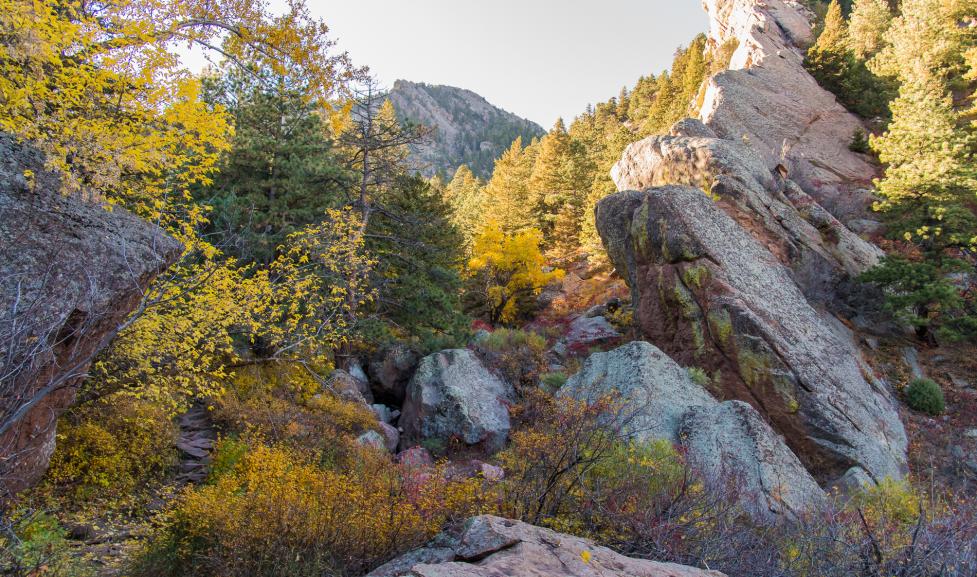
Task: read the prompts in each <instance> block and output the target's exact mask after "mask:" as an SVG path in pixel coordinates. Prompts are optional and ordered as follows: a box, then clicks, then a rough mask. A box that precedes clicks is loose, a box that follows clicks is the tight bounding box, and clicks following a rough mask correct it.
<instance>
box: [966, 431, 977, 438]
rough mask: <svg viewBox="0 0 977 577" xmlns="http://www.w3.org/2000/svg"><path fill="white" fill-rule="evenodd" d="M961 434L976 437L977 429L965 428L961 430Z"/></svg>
mask: <svg viewBox="0 0 977 577" xmlns="http://www.w3.org/2000/svg"><path fill="white" fill-rule="evenodd" d="M963 436H964V437H967V438H968V439H977V429H967V430H966V431H964V432H963Z"/></svg>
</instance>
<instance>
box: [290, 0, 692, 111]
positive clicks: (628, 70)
mask: <svg viewBox="0 0 977 577" xmlns="http://www.w3.org/2000/svg"><path fill="white" fill-rule="evenodd" d="M308 5H309V8H310V10H311V12H313V14H314V15H316V16H317V17H319V18H322V19H323V20H325V22H326V24H328V25H329V27H330V28H331V32H332V36H333V37H334V38H335V39H337V40H338V42H339V48H340V49H341V50H346V51H348V52H349V54H350V56H351V57H352V59H353V62H354V64H356V65H358V66H363V65H366V66H369V67H370V70H371V72H372V74H373V76H374V77H375V78H377V79H378V80H379V81H380V82H381V83H382V84H384V85H385V86H387V87H389V86H391V85H392V84H393V82H394V80H397V79H398V78H403V79H406V80H411V81H414V82H426V83H429V84H446V85H449V86H458V87H461V88H467V89H469V90H472V91H474V92H477V93H478V94H480V95H482V96H484V97H485V98H486V99H487V100H488V101H489V102H491V103H492V104H494V105H496V106H499V107H501V108H504V109H506V110H508V111H509V112H513V113H515V114H518V115H520V116H523V117H526V118H529V119H530V120H533V121H535V122H537V123H539V124H540V125H542V126H543V127H544V128H547V129H548V128H550V127H551V126H552V124H553V122H555V121H556V118H557V117H559V116H562V117H564V119H565V120H567V121H568V122H569V121H570V120H572V119H573V117H574V116H576V115H577V114H580V113H581V112H583V110H584V108H585V107H586V106H587V104H588V103H596V102H600V101H604V100H607V99H608V98H610V97H611V96H616V95H617V93H618V91H619V90H620V89H621V87H622V86H625V85H627V86H629V87H630V86H632V85H633V84H634V82H635V81H636V80H637V79H638V77H639V76H642V75H645V74H648V73H650V72H654V73H656V74H657V73H659V72H661V71H662V70H663V69H665V68H667V67H668V65H669V64H670V63H671V60H672V54H673V53H674V51H675V49H676V48H677V47H678V46H679V45H680V44H687V43H688V42H689V41H690V40H691V39H692V38H693V37H694V36H695V34H697V33H699V32H704V31H705V29H706V24H707V21H706V16H705V12H704V11H703V9H702V6H701V2H700V0H372V1H369V2H362V1H359V0H341V1H337V0H324V1H323V0H319V1H316V0H308Z"/></svg>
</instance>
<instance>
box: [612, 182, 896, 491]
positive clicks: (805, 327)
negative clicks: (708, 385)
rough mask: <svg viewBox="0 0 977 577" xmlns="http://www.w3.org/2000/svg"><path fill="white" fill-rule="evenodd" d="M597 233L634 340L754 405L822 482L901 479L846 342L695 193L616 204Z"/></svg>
mask: <svg viewBox="0 0 977 577" xmlns="http://www.w3.org/2000/svg"><path fill="white" fill-rule="evenodd" d="M596 213H597V215H596V216H597V229H598V231H599V233H600V235H601V237H602V239H603V241H604V244H605V247H606V248H607V251H608V255H609V257H610V259H611V261H612V262H613V263H614V266H615V267H616V268H617V270H618V271H619V272H620V273H621V274H622V276H624V277H625V278H626V279H627V280H628V284H629V286H630V287H631V290H632V302H633V303H634V306H635V309H636V321H637V324H638V328H639V329H640V330H641V331H642V332H643V333H644V335H645V336H646V337H647V338H648V340H650V341H651V342H652V343H654V344H655V345H657V346H658V347H660V348H661V349H662V350H663V351H665V352H666V353H667V354H668V355H669V356H671V357H672V358H673V359H674V360H675V361H677V362H678V363H680V364H682V365H685V366H699V367H701V368H703V369H705V370H706V371H707V372H708V373H709V374H716V372H717V371H718V376H719V378H718V379H717V381H718V383H717V385H718V386H719V387H720V388H721V390H722V392H723V395H724V397H725V398H731V399H739V400H743V401H746V402H748V403H750V404H751V405H753V406H754V407H755V408H756V409H757V410H759V411H760V413H761V414H763V415H764V417H765V418H766V419H767V420H768V421H769V422H770V423H771V424H772V425H773V427H774V428H775V429H776V430H777V431H778V432H779V433H781V434H782V435H783V436H784V437H785V438H786V440H787V443H788V445H789V446H790V447H791V449H793V451H794V453H795V454H797V456H798V457H799V458H800V459H801V461H802V462H803V463H804V464H805V465H806V466H807V468H808V469H809V470H810V471H811V472H812V473H813V474H814V475H815V477H818V478H820V480H822V481H828V480H831V479H834V478H837V477H840V476H841V475H843V474H844V473H845V471H847V470H848V469H850V468H851V467H852V466H856V465H857V466H860V467H862V468H863V469H865V470H866V471H867V472H868V473H869V474H870V475H872V476H873V477H874V478H876V479H882V478H884V477H894V478H899V477H901V476H902V475H903V474H904V473H905V471H906V448H907V439H906V434H905V431H904V429H903V426H902V423H901V422H900V420H899V415H898V411H897V409H896V406H895V402H894V400H893V399H892V396H891V394H890V392H889V391H888V390H886V389H885V388H884V387H883V386H881V385H879V384H878V383H876V382H875V381H874V380H873V381H872V382H871V383H870V382H869V381H868V380H866V377H865V374H864V373H863V371H866V372H867V368H866V367H865V366H864V364H863V361H862V360H861V357H860V354H859V351H858V349H857V348H856V346H855V344H854V343H853V340H852V338H851V335H850V334H847V333H846V332H844V331H843V330H842V328H840V327H839V325H838V324H837V323H833V322H831V321H830V320H828V319H827V318H826V317H825V316H823V315H822V314H821V313H819V312H818V311H817V310H815V308H814V307H812V306H811V304H810V303H809V302H808V300H807V299H806V298H805V296H804V293H803V292H802V291H801V289H800V288H799V287H798V285H797V283H796V282H795V279H794V275H792V274H791V271H790V270H789V269H788V268H787V267H785V266H784V265H783V263H781V262H780V260H779V259H778V258H776V257H775V256H774V255H773V254H772V253H771V251H770V250H769V249H768V248H767V247H765V246H764V245H763V244H762V243H761V242H760V241H759V240H757V239H756V238H754V237H753V236H751V235H750V234H749V233H748V232H747V230H746V229H744V228H743V226H741V225H740V224H738V223H737V222H736V221H735V220H734V219H733V218H731V217H730V216H729V215H728V214H727V213H726V212H724V210H723V209H722V208H721V207H720V206H719V205H718V204H717V203H716V202H715V201H714V200H712V199H711V198H710V197H709V196H707V195H706V194H704V193H703V192H702V191H701V190H698V189H696V188H691V187H687V186H665V187H661V188H654V189H650V190H647V191H645V192H634V191H630V192H622V193H617V194H614V195H611V196H609V197H606V198H604V199H603V200H601V201H600V203H598V206H597V211H596Z"/></svg>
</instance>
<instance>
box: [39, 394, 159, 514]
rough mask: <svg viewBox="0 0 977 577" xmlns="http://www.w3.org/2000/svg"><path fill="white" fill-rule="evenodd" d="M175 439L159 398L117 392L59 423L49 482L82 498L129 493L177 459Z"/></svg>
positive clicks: (79, 409) (48, 483) (50, 484)
mask: <svg viewBox="0 0 977 577" xmlns="http://www.w3.org/2000/svg"><path fill="white" fill-rule="evenodd" d="M175 438H176V425H175V423H174V422H173V421H172V420H171V419H170V417H169V415H168V414H167V412H166V411H165V410H163V409H161V408H160V407H159V406H157V405H155V404H153V403H149V402H146V401H141V400H139V399H133V398H131V397H128V396H125V395H113V396H110V397H108V398H105V399H102V400H99V401H97V402H93V403H90V404H88V405H83V406H81V407H79V408H77V409H75V410H74V411H72V412H70V413H69V414H67V415H65V416H64V417H62V419H61V421H60V423H59V427H58V443H57V448H56V449H55V452H54V455H53V456H52V457H51V466H50V468H49V469H48V474H47V478H46V480H47V485H49V486H52V487H53V488H54V489H55V490H58V491H64V490H67V491H70V492H71V493H72V495H73V496H74V497H75V498H79V499H91V498H97V497H110V498H121V497H127V496H129V495H130V494H131V493H132V492H133V491H134V490H136V489H137V488H139V487H140V486H142V485H145V484H146V483H148V482H151V481H153V480H154V479H159V478H161V477H162V476H163V475H164V474H165V473H166V471H168V470H169V469H171V468H172V467H173V466H174V465H175V464H176V460H177V452H176V449H175ZM69 501H73V499H72V500H69Z"/></svg>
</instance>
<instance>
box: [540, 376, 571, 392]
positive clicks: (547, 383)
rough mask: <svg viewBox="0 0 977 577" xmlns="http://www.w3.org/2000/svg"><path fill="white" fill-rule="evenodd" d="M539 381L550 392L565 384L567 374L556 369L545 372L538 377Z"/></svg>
mask: <svg viewBox="0 0 977 577" xmlns="http://www.w3.org/2000/svg"><path fill="white" fill-rule="evenodd" d="M539 382H540V384H541V385H543V388H544V389H546V390H547V391H549V392H551V393H555V392H556V391H558V390H559V389H560V387H562V386H563V385H565V384H566V382H567V375H566V373H564V372H563V371H556V372H553V373H546V374H545V375H543V376H542V377H540V379H539Z"/></svg>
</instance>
